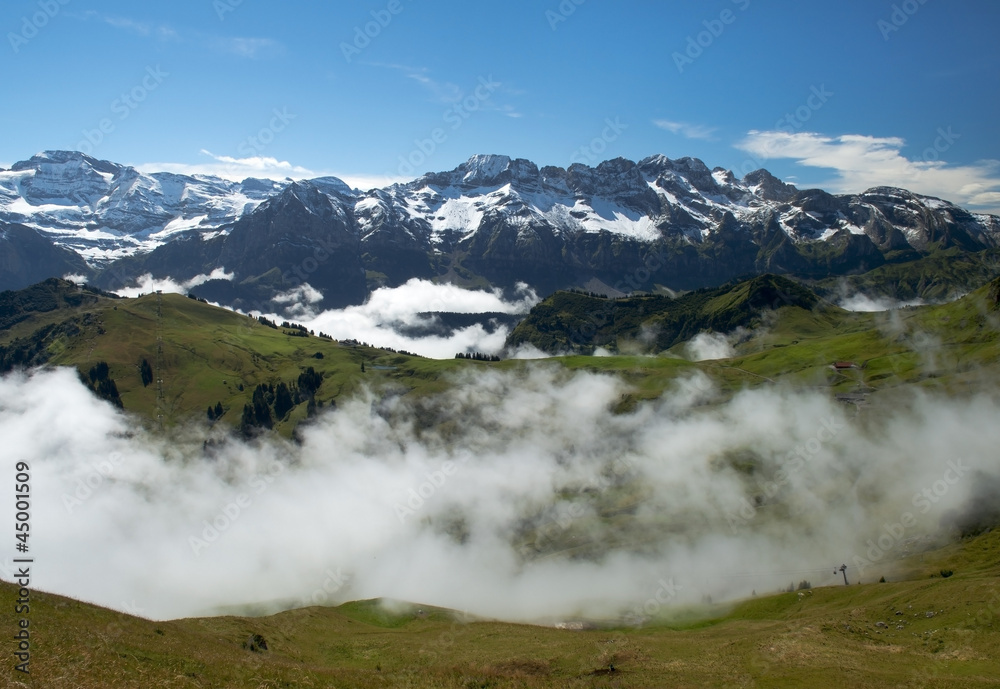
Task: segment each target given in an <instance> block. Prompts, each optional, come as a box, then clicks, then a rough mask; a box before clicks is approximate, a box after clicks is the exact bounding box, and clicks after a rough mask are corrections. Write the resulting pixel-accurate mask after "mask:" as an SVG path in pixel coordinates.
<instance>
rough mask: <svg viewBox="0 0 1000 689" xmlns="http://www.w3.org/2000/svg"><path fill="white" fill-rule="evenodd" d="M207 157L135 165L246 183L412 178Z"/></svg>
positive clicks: (359, 185) (370, 184)
mask: <svg viewBox="0 0 1000 689" xmlns="http://www.w3.org/2000/svg"><path fill="white" fill-rule="evenodd" d="M200 153H201V154H202V155H203V156H208V157H209V158H211V159H212V160H211V162H204V163H139V164H137V165H135V167H136V169H138V170H139V171H140V172H145V173H147V174H148V173H152V172H173V173H175V174H178V175H205V176H212V177H221V178H223V179H229V180H232V181H234V182H242V181H243V180H244V179H246V178H247V177H255V178H258V179H273V180H279V181H280V180H285V179H294V180H303V179H315V178H316V177H337V178H338V179H341V180H343V181H344V182H345V183H347V185H348V186H350V187H351V188H352V189H361V190H362V191H367V190H368V189H375V188H382V187H387V186H389V185H391V184H396V183H404V182H409V181H410V180H411V179H412V178H410V177H391V176H388V175H365V174H350V173H345V174H342V173H337V172H326V171H319V170H310V169H309V168H305V167H302V166H299V165H294V164H292V163H290V162H288V161H287V160H278V159H277V158H272V157H268V156H252V157H248V158H234V157H232V156H224V155H216V154H214V153H212V152H211V151H207V150H205V149H202V150H201V151H200Z"/></svg>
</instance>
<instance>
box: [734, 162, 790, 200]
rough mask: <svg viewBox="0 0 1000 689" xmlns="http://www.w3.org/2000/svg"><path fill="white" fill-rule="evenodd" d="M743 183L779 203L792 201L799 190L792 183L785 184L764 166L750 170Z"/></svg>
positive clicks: (766, 198) (763, 196)
mask: <svg viewBox="0 0 1000 689" xmlns="http://www.w3.org/2000/svg"><path fill="white" fill-rule="evenodd" d="M743 183H744V184H746V185H747V186H748V187H751V189H754V188H756V189H755V191H756V193H757V195H759V196H760V197H761V198H763V199H765V200H767V201H777V202H779V203H787V202H789V201H791V200H792V197H794V196H795V194H797V193H798V191H799V190H798V189H796V188H795V187H794V186H792V185H791V184H785V183H784V182H782V181H781V180H780V179H778V178H777V177H775V176H774V175H772V174H771V173H770V172H768V171H767V170H764V169H763V168H761V169H760V170H754V171H753V172H748V173H747V174H746V176H744V177H743Z"/></svg>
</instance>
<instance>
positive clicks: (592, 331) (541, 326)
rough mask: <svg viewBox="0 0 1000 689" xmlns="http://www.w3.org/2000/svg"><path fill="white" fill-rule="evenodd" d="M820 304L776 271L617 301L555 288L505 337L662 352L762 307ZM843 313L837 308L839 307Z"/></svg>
mask: <svg viewBox="0 0 1000 689" xmlns="http://www.w3.org/2000/svg"><path fill="white" fill-rule="evenodd" d="M817 307H819V308H820V311H823V310H832V309H835V308H836V307H832V306H829V305H825V306H821V304H820V300H819V298H818V297H817V296H816V295H815V294H814V293H813V292H811V291H810V290H808V289H806V288H804V287H802V286H801V285H799V284H797V283H795V282H792V281H791V280H788V279H786V278H783V277H780V276H776V275H762V276H759V277H756V278H752V279H750V280H747V281H745V282H741V283H738V284H735V285H725V286H723V287H720V288H717V289H713V290H708V289H702V290H697V291H695V292H690V293H688V294H685V295H683V296H681V297H678V298H676V299H672V298H670V297H667V296H662V295H650V296H636V297H627V298H619V299H608V298H605V297H600V296H594V295H589V294H580V293H576V292H557V293H556V294H554V295H552V296H550V297H548V298H547V299H545V300H544V301H543V302H542V303H540V304H538V305H536V306H535V307H534V308H533V309H532V310H531V312H530V313H529V314H528V316H527V317H526V318H525V319H524V320H523V321H521V323H519V324H518V326H517V327H516V328H515V329H514V330H513V331H512V332H511V334H510V336H509V337H508V339H507V345H508V346H509V347H518V346H520V345H522V344H530V345H533V346H534V347H537V348H538V349H541V350H542V351H544V352H548V353H550V354H560V353H565V352H581V353H585V354H589V353H592V352H593V351H594V349H595V348H597V347H607V348H610V349H611V350H612V351H619V350H621V349H630V348H631V349H633V350H645V351H652V352H659V351H662V350H665V349H669V348H670V347H673V346H674V345H675V344H677V343H678V342H683V341H686V340H689V339H691V338H693V337H694V336H695V335H697V334H698V333H700V332H703V331H706V330H714V331H718V332H730V331H732V330H735V329H736V328H739V327H743V328H752V327H755V326H757V325H759V324H760V322H761V318H762V316H763V315H764V313H765V312H768V311H773V310H776V309H782V308H794V309H798V310H802V311H806V312H811V311H813V310H814V309H816V308H817ZM836 310H838V311H839V309H836Z"/></svg>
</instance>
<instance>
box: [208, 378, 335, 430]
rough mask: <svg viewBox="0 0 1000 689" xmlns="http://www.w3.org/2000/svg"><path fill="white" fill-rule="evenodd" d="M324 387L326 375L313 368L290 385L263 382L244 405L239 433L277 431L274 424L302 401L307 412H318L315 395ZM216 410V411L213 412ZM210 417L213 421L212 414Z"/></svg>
mask: <svg viewBox="0 0 1000 689" xmlns="http://www.w3.org/2000/svg"><path fill="white" fill-rule="evenodd" d="M322 384H323V374H322V373H321V372H317V371H316V370H315V369H314V368H313V367H312V366H310V367H309V368H307V369H306V370H305V371H303V372H302V373H300V374H299V377H298V380H297V381H295V382H294V383H291V384H288V383H285V382H284V381H281V382H279V383H278V384H277V385H275V384H274V383H267V384H265V383H260V384H259V385H257V387H256V388H254V391H253V397H252V398H251V400H250V402H249V403H248V404H245V405H243V416H242V418H241V419H240V431H241V432H242V433H243V434H244V435H246V436H250V435H253V434H254V433H255V432H256V431H257V430H258V429H261V428H274V423H275V421H281V420H282V419H284V418H285V417H286V416H287V415H288V413H289V412H291V411H292V409H294V408H295V407H297V406H298V405H299V404H302V402H307V403H308V408H307V413H308V414H309V416H312V415H313V414H315V413H316V408H317V405H316V392H317V391H318V390H319V388H320V386H321V385H322ZM221 409H222V405H221V404H219V405H216V409H215V410H214V411H215V412H216V417H215V418H218V417H219V416H221V413H218V412H220V411H221ZM210 411H213V410H210ZM209 418H212V416H211V414H209Z"/></svg>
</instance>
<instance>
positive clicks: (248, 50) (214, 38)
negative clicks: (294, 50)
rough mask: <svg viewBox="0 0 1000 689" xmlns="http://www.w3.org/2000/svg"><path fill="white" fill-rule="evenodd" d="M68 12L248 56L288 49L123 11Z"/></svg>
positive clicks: (135, 31) (270, 42) (140, 32)
mask: <svg viewBox="0 0 1000 689" xmlns="http://www.w3.org/2000/svg"><path fill="white" fill-rule="evenodd" d="M67 16H71V17H75V18H76V19H79V20H81V21H98V22H101V23H103V24H107V25H108V26H110V27H112V28H115V29H118V30H119V31H124V32H127V33H130V34H132V35H134V36H141V37H143V38H155V39H158V40H160V41H177V42H181V43H191V44H194V45H198V46H201V47H203V48H208V49H209V50H214V51H216V52H220V53H226V54H229V55H236V56H237V57H242V58H247V59H254V58H262V57H272V56H274V55H277V54H279V53H281V52H282V50H283V49H284V46H283V45H282V44H281V43H279V42H278V41H275V40H274V39H271V38H259V37H248V36H218V35H214V34H206V33H202V32H200V31H187V30H183V29H182V30H178V29H175V28H173V27H172V26H170V25H169V24H163V23H157V22H149V21H141V20H138V19H133V18H131V17H123V16H120V15H112V14H102V13H100V12H97V11H95V10H87V11H85V12H79V13H75V14H68V15H67Z"/></svg>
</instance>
